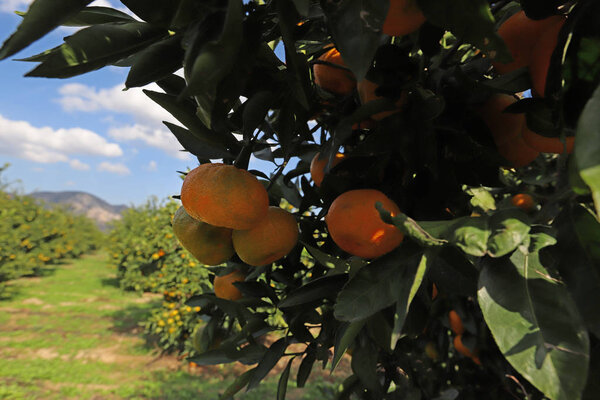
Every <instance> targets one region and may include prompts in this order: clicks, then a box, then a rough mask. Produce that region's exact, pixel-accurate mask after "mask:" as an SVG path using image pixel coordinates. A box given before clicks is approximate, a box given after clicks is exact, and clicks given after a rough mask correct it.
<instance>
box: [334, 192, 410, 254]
mask: <svg viewBox="0 0 600 400" xmlns="http://www.w3.org/2000/svg"><path fill="white" fill-rule="evenodd" d="M376 202H380V203H381V204H382V205H383V208H384V209H385V210H387V211H389V212H390V213H391V214H392V216H394V215H397V214H399V213H400V209H399V208H398V206H397V205H396V203H394V202H393V201H392V200H390V199H389V198H388V197H387V196H386V195H385V194H383V193H382V192H380V191H378V190H373V189H358V190H350V191H348V192H345V193H343V194H341V195H340V196H338V197H337V198H336V199H335V200H334V201H333V203H331V206H330V207H329V211H328V213H327V215H326V216H325V223H326V224H327V229H328V230H329V234H330V235H331V238H332V239H333V241H334V242H335V243H336V244H337V245H338V246H339V247H340V248H341V249H342V250H344V251H346V252H348V253H350V254H353V255H355V256H359V257H363V258H374V257H379V256H381V255H384V254H386V253H389V252H390V251H392V250H393V249H395V248H396V247H398V245H400V243H401V242H402V239H404V235H403V234H402V232H400V231H399V230H398V228H396V227H395V226H394V225H390V224H386V223H385V222H383V220H382V219H381V217H380V215H379V212H378V211H377V209H376V208H375V203H376Z"/></svg>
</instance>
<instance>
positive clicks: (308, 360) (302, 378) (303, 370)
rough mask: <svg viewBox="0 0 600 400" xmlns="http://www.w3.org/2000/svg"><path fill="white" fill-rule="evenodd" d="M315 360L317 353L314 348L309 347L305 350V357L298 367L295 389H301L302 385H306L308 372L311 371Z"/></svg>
mask: <svg viewBox="0 0 600 400" xmlns="http://www.w3.org/2000/svg"><path fill="white" fill-rule="evenodd" d="M316 360H317V352H316V350H315V348H314V347H311V346H309V347H308V348H307V349H306V355H305V356H304V358H303V359H302V362H301V363H300V367H298V375H297V376H296V386H297V387H299V388H302V387H304V385H306V381H307V380H308V377H309V376H310V372H311V371H312V367H313V365H314V363H315V361H316Z"/></svg>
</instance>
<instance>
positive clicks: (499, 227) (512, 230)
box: [487, 209, 531, 257]
mask: <svg viewBox="0 0 600 400" xmlns="http://www.w3.org/2000/svg"><path fill="white" fill-rule="evenodd" d="M489 225H490V229H491V231H492V233H491V236H490V238H489V240H488V243H487V253H488V254H489V255H490V256H492V257H502V256H504V255H506V254H508V253H510V252H511V251H513V250H514V249H516V248H517V246H518V245H520V244H521V243H522V242H523V240H525V239H526V238H527V235H528V234H529V230H530V229H531V227H530V222H529V217H528V216H527V215H526V214H525V213H524V212H523V211H521V210H518V209H506V210H501V211H499V212H497V213H495V214H494V215H492V217H491V218H490V220H489Z"/></svg>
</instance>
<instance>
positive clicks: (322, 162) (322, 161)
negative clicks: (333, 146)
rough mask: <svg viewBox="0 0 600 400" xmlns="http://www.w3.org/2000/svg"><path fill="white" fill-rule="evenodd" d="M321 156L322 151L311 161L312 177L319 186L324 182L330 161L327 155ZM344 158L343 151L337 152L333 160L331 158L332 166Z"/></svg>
mask: <svg viewBox="0 0 600 400" xmlns="http://www.w3.org/2000/svg"><path fill="white" fill-rule="evenodd" d="M320 157H321V153H317V154H315V156H314V157H313V159H312V161H311V162H310V177H311V178H312V180H313V182H314V183H315V186H317V187H319V186H321V182H323V178H325V167H326V166H327V162H328V161H329V160H328V159H327V158H326V157H324V158H320ZM343 159H344V155H343V154H342V153H337V154H336V155H335V157H334V158H333V160H331V168H333V167H335V166H336V165H338V164H339V163H340V162H341V161H342V160H343Z"/></svg>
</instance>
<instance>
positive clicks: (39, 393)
mask: <svg viewBox="0 0 600 400" xmlns="http://www.w3.org/2000/svg"><path fill="white" fill-rule="evenodd" d="M106 264H107V263H106V260H105V257H104V255H103V254H99V255H93V256H86V257H84V258H82V259H80V260H75V261H73V263H72V264H62V265H58V266H56V267H55V268H53V269H49V270H48V271H47V273H46V274H45V276H43V277H41V278H22V279H18V280H15V281H12V282H10V283H9V285H8V287H7V289H6V291H5V292H4V293H3V296H4V299H3V300H1V301H0V399H6V400H21V399H44V400H52V399H57V400H58V399H61V400H62V399H77V400H79V399H82V400H83V399H157V400H158V399H173V400H175V399H177V400H186V399H203V400H204V399H207V400H210V399H217V398H218V394H219V393H220V392H222V391H223V390H224V389H225V388H226V387H227V386H228V385H229V384H230V383H231V382H233V380H234V379H235V374H236V371H239V368H238V369H234V368H232V367H231V366H221V367H211V368H208V369H204V370H202V372H201V373H198V372H197V371H189V370H187V367H184V366H183V363H182V362H180V361H178V360H176V359H175V358H174V357H163V358H160V359H158V360H157V359H156V357H155V356H156V350H155V349H152V348H149V347H148V345H147V344H146V342H145V341H144V339H143V338H142V337H141V333H140V329H139V326H138V323H139V322H140V321H143V320H144V319H145V318H146V316H147V315H149V313H150V311H151V310H152V309H153V308H154V307H156V306H157V305H158V304H160V302H161V299H160V298H159V297H156V296H144V297H140V296H139V295H137V294H135V293H127V292H123V291H121V290H120V289H119V288H118V283H116V281H115V278H114V271H111V270H110V269H109V268H108V267H107V266H106ZM293 378H294V377H293V376H290V385H289V389H288V399H289V400H302V399H306V400H308V399H327V398H330V397H329V395H327V394H326V393H327V392H331V385H332V384H331V383H326V382H323V380H322V378H316V379H315V380H313V381H311V383H310V384H309V385H308V386H307V388H305V389H296V388H295V386H294V383H293V380H294V379H293ZM277 379H278V377H276V376H274V377H270V378H268V379H266V380H265V382H264V383H263V384H261V385H260V386H259V387H258V388H256V389H253V390H251V391H249V392H247V393H240V394H239V395H237V396H236V399H238V400H264V399H273V398H275V397H276V393H277ZM319 379H321V380H319Z"/></svg>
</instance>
